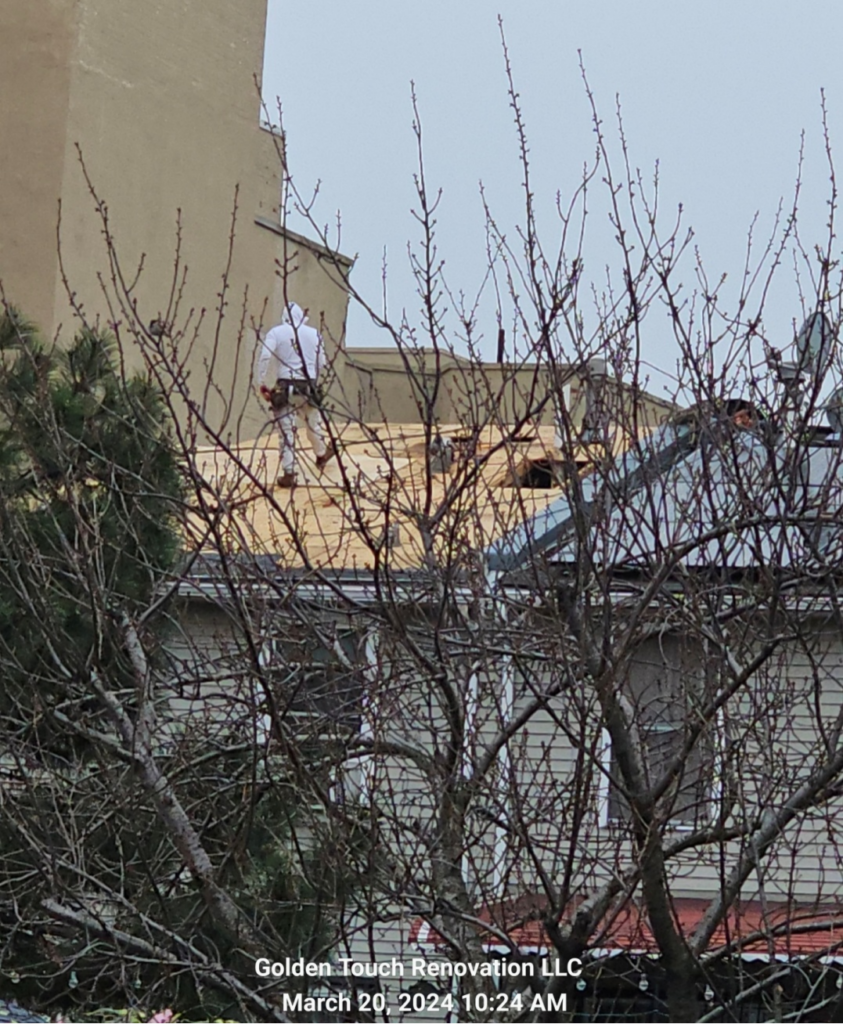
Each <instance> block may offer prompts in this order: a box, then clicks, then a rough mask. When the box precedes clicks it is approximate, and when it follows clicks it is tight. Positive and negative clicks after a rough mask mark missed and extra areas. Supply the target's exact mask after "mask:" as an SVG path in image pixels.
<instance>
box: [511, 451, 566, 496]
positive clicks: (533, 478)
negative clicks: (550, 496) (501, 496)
mask: <svg viewBox="0 0 843 1024" xmlns="http://www.w3.org/2000/svg"><path fill="white" fill-rule="evenodd" d="M561 486H562V464H561V463H560V462H553V461H551V460H550V459H528V460H527V461H526V462H525V463H524V465H523V466H522V467H521V468H520V470H519V471H518V472H517V473H516V474H515V479H514V480H513V478H512V476H511V475H510V476H507V479H506V481H505V482H504V487H527V488H529V489H530V490H537V491H549V490H550V489H551V488H554V487H561Z"/></svg>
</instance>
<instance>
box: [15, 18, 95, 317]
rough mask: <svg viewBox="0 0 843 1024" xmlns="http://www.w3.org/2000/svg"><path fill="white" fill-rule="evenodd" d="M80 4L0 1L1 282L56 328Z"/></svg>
mask: <svg viewBox="0 0 843 1024" xmlns="http://www.w3.org/2000/svg"><path fill="white" fill-rule="evenodd" d="M76 15H77V10H76V4H75V3H71V2H68V0H41V2H39V3H33V2H30V0H22V2H18V0H3V3H2V4H0V97H2V101H0V139H2V145H0V282H2V286H3V291H4V293H5V296H6V300H7V301H10V302H14V303H15V304H17V305H18V306H20V308H21V309H23V310H26V311H27V312H28V313H29V315H30V316H31V317H33V318H36V319H38V320H39V321H40V322H41V323H42V324H43V325H44V326H45V328H47V329H51V328H52V324H53V321H52V303H53V295H54V292H55V286H56V277H57V265H56V260H55V256H54V254H55V250H56V211H57V209H58V201H59V197H60V196H61V189H62V177H63V174H64V152H65V149H64V140H65V124H66V120H67V110H68V104H69V100H70V77H71V76H70V63H71V56H72V53H73V50H74V46H75V28H76Z"/></svg>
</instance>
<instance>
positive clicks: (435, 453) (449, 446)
mask: <svg viewBox="0 0 843 1024" xmlns="http://www.w3.org/2000/svg"><path fill="white" fill-rule="evenodd" d="M429 454H430V472H431V473H447V472H448V470H449V469H450V468H451V466H452V465H453V464H454V442H453V441H452V440H451V438H450V437H443V436H442V435H441V434H437V435H436V436H435V437H434V438H433V440H432V441H431V442H430V449H429Z"/></svg>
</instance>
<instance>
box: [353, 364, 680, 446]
mask: <svg viewBox="0 0 843 1024" xmlns="http://www.w3.org/2000/svg"><path fill="white" fill-rule="evenodd" d="M405 359H406V362H405ZM344 360H345V363H344V366H345V369H344V377H343V385H344V386H343V388H342V389H341V395H342V401H344V402H345V404H346V405H347V406H349V407H350V408H356V409H359V410H360V413H359V414H360V416H361V418H362V419H364V420H366V421H367V422H372V423H374V422H378V421H380V420H386V421H387V422H390V423H419V422H423V421H425V420H427V419H430V421H431V422H432V423H440V424H456V423H461V424H464V425H465V426H472V425H475V424H478V423H498V422H499V423H506V424H516V423H522V422H523V423H524V425H525V426H527V421H526V417H527V414H528V412H530V411H534V410H539V412H538V415H532V416H530V418H529V422H530V423H532V424H533V425H535V426H538V425H549V424H552V423H553V422H554V416H555V403H554V401H553V398H554V392H558V391H559V390H560V387H559V386H557V387H554V385H553V382H552V374H551V371H550V370H549V369H548V368H547V367H546V366H539V365H537V364H536V363H522V364H519V365H518V366H513V365H511V364H500V363H485V362H484V363H480V362H471V361H470V360H468V359H465V358H463V357H460V356H457V355H454V354H451V353H439V354H438V355H435V354H434V353H433V352H432V351H430V350H422V351H420V352H419V353H415V354H414V353H409V352H407V353H405V355H404V358H402V355H401V354H400V353H399V352H398V350H397V349H395V348H381V349H378V348H347V349H346V350H345V352H344ZM408 368H409V371H410V372H408ZM558 375H559V380H560V383H561V386H562V387H563V388H564V390H565V393H566V399H567V402H568V407H569V411H570V413H571V415H572V417H573V423H574V424H575V425H576V426H577V427H578V426H579V425H580V424H581V423H582V418H583V414H584V413H585V407H586V403H585V390H586V383H585V381H584V379H583V376H582V374H580V373H578V372H577V371H576V370H575V369H573V368H572V367H562V366H560V367H559V368H558ZM607 388H608V391H607V397H606V405H607V408H608V409H609V410H611V411H613V412H614V413H615V415H614V416H612V415H611V414H610V418H614V419H616V420H617V419H618V417H620V418H621V419H622V420H623V421H624V422H625V423H626V422H627V421H628V420H629V418H630V415H631V410H632V402H631V397H632V392H631V390H630V389H629V387H628V386H626V385H621V386H620V387H618V384H617V382H616V381H615V380H614V379H611V378H610V379H609V380H608V381H607ZM674 411H675V407H674V406H673V405H672V404H671V403H669V402H666V401H664V400H662V399H660V398H657V397H655V396H653V395H649V394H646V393H644V392H640V393H639V395H638V416H639V419H640V423H639V424H638V426H639V431H638V432H642V431H643V432H646V431H647V430H651V429H653V428H654V427H655V426H657V425H658V424H659V423H661V422H662V421H663V420H664V419H665V417H667V416H670V415H672V414H673V412H674Z"/></svg>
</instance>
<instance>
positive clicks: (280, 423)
mask: <svg viewBox="0 0 843 1024" xmlns="http://www.w3.org/2000/svg"><path fill="white" fill-rule="evenodd" d="M324 365H325V348H324V346H323V344H322V336H321V335H320V334H319V332H318V331H317V330H316V329H315V328H314V327H311V326H310V324H308V322H307V310H306V309H302V308H301V307H300V306H298V305H296V303H295V302H290V303H288V304H287V307H286V309H285V310H284V315H283V318H282V321H281V323H280V324H278V326H277V327H273V328H272V330H270V331H269V332H268V333H267V335H266V338H265V339H264V341H263V342H262V344H261V347H260V353H259V357H258V362H257V367H256V371H255V384H256V385H257V387H258V390H259V391H260V394H261V397H262V398H263V399H264V400H265V401H266V402H268V403H269V407H270V411H271V416H272V418H273V420H274V421H275V426H276V428H277V430H278V446H279V449H280V452H281V475H280V476H279V477H278V481H277V482H278V486H279V487H293V486H294V485H295V483H296V434H297V432H298V428H299V419H303V420H304V423H305V427H306V429H307V436H308V438H309V439H310V444H311V447H312V448H313V454H314V456H315V460H316V468H317V469H318V470H319V471H320V472H321V471H322V470H323V469H324V468H325V465H326V464H327V462H328V460H329V459H330V458H331V456H332V455H333V454H334V452H333V449H332V448H329V446H328V445H326V443H325V437H324V429H323V422H322V413H321V412H320V408H319V405H320V395H319V386H318V380H319V375H320V373H321V372H322V370H323V369H324ZM268 373H269V374H271V383H269V382H268V381H267V379H266V378H267V374H268Z"/></svg>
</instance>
